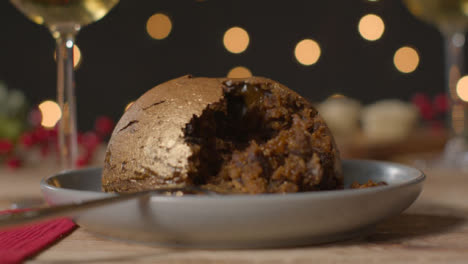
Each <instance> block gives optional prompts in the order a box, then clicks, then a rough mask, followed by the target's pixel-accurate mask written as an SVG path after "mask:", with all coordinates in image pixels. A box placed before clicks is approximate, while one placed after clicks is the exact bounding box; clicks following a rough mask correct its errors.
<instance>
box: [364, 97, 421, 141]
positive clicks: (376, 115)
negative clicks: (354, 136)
mask: <svg viewBox="0 0 468 264" xmlns="http://www.w3.org/2000/svg"><path fill="white" fill-rule="evenodd" d="M418 118H419V114H418V110H417V108H416V107H415V106H413V105H412V104H409V103H406V102H403V101H401V100H396V99H389V100H382V101H378V102H376V103H374V104H371V105H369V106H366V107H365V108H364V109H363V111H362V117H361V119H362V129H363V133H364V135H365V136H366V137H367V138H368V139H370V140H374V141H386V142H388V141H398V140H402V139H404V138H406V137H407V136H408V135H409V134H410V133H411V132H412V130H413V129H414V128H415V126H416V124H417V121H418Z"/></svg>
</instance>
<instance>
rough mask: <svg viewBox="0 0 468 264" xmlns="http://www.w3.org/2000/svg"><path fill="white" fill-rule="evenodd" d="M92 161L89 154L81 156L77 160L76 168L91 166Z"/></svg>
mask: <svg viewBox="0 0 468 264" xmlns="http://www.w3.org/2000/svg"><path fill="white" fill-rule="evenodd" d="M90 160H91V155H89V153H88V152H87V153H85V154H84V155H81V156H80V157H79V158H78V159H77V160H76V166H77V167H79V168H81V167H84V166H86V165H88V164H89V162H90Z"/></svg>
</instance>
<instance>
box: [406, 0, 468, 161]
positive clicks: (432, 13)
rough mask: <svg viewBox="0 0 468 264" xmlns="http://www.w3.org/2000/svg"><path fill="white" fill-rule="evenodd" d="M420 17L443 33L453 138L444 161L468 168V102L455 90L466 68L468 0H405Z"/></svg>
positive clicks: (410, 9)
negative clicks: (465, 49) (465, 48)
mask: <svg viewBox="0 0 468 264" xmlns="http://www.w3.org/2000/svg"><path fill="white" fill-rule="evenodd" d="M403 3H404V4H405V5H406V7H407V8H408V10H409V11H410V12H411V13H412V14H413V15H414V16H416V17H417V18H419V19H421V20H423V21H425V22H428V23H430V24H433V25H435V26H436V27H437V28H438V29H439V30H440V32H441V33H442V35H443V37H444V42H445V43H444V55H445V78H446V92H447V93H448V98H449V99H450V111H449V114H450V115H449V118H448V120H449V122H448V123H449V128H450V130H451V134H452V136H451V138H450V139H449V141H448V142H447V144H446V145H445V150H444V154H443V157H442V160H441V165H443V166H447V167H452V168H457V169H468V117H467V116H466V115H467V114H468V107H467V106H468V104H467V102H465V101H463V100H462V99H461V98H460V97H459V95H458V94H457V91H456V85H457V82H458V80H459V79H460V77H461V76H462V74H463V73H464V72H465V69H464V66H465V65H464V55H465V54H464V46H465V32H466V29H467V27H468V0H403Z"/></svg>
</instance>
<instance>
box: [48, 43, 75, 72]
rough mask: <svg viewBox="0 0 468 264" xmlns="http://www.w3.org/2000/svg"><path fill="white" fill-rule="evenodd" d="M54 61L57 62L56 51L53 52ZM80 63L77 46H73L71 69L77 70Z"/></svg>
mask: <svg viewBox="0 0 468 264" xmlns="http://www.w3.org/2000/svg"><path fill="white" fill-rule="evenodd" d="M54 60H55V61H57V50H56V51H55V52H54ZM80 63H81V50H80V47H78V45H76V44H75V45H74V46H73V67H74V68H77V67H78V66H79V65H80Z"/></svg>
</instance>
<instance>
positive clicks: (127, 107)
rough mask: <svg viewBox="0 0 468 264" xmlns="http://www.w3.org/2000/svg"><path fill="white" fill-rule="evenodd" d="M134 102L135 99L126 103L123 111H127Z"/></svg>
mask: <svg viewBox="0 0 468 264" xmlns="http://www.w3.org/2000/svg"><path fill="white" fill-rule="evenodd" d="M134 102H135V101H131V102H130V103H128V104H127V106H125V111H127V110H128V109H129V108H130V106H132V104H133V103H134Z"/></svg>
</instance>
